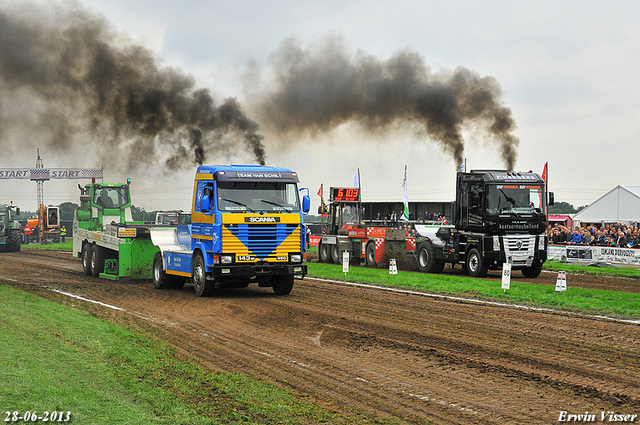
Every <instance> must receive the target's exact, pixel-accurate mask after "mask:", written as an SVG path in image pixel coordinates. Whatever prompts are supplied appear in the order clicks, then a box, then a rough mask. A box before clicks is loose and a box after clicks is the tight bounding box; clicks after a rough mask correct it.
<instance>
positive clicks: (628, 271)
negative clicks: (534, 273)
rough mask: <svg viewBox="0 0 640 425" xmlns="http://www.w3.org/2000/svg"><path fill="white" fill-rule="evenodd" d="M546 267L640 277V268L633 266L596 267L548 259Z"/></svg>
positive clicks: (548, 268) (569, 271) (554, 269)
mask: <svg viewBox="0 0 640 425" xmlns="http://www.w3.org/2000/svg"><path fill="white" fill-rule="evenodd" d="M544 267H545V268H546V269H547V270H551V271H556V272H557V271H565V272H568V273H582V274H592V275H596V276H614V277H630V278H634V279H640V270H638V269H636V268H632V267H624V266H621V267H594V266H585V265H579V264H568V263H562V262H560V261H547V262H546V263H544ZM638 283H639V284H640V282H638Z"/></svg>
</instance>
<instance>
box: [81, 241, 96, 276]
mask: <svg viewBox="0 0 640 425" xmlns="http://www.w3.org/2000/svg"><path fill="white" fill-rule="evenodd" d="M92 246H93V245H92V244H90V243H86V244H84V245H83V246H82V271H83V272H84V274H86V275H90V274H91V247H92Z"/></svg>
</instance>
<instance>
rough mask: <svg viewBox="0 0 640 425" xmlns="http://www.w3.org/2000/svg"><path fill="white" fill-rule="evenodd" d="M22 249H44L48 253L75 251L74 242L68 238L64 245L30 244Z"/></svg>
mask: <svg viewBox="0 0 640 425" xmlns="http://www.w3.org/2000/svg"><path fill="white" fill-rule="evenodd" d="M22 249H43V250H46V251H69V252H71V251H72V250H73V240H72V239H71V238H67V240H66V241H65V242H64V243H62V242H60V243H44V244H39V243H30V244H28V245H22Z"/></svg>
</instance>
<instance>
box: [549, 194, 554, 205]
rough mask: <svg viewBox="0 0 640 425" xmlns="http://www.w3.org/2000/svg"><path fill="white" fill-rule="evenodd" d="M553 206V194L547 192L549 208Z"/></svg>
mask: <svg viewBox="0 0 640 425" xmlns="http://www.w3.org/2000/svg"><path fill="white" fill-rule="evenodd" d="M553 204H554V199H553V192H549V206H551V205H553Z"/></svg>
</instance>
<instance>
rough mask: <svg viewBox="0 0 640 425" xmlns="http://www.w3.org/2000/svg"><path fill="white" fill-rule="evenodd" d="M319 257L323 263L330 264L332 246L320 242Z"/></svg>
mask: <svg viewBox="0 0 640 425" xmlns="http://www.w3.org/2000/svg"><path fill="white" fill-rule="evenodd" d="M318 256H319V257H320V262H321V263H328V262H329V261H330V260H331V245H327V244H326V243H322V241H320V244H319V245H318Z"/></svg>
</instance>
